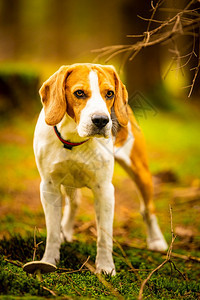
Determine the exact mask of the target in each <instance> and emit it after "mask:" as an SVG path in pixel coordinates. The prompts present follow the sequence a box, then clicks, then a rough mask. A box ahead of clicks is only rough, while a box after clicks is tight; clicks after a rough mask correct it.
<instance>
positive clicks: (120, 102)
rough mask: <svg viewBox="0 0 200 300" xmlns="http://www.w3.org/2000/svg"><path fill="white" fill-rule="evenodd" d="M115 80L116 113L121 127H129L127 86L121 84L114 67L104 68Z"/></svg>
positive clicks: (114, 105)
mask: <svg viewBox="0 0 200 300" xmlns="http://www.w3.org/2000/svg"><path fill="white" fill-rule="evenodd" d="M104 69H106V70H107V71H108V72H109V73H110V74H111V75H112V76H114V80H115V99H114V104H113V107H114V112H115V115H116V117H117V120H118V122H119V124H120V125H121V126H127V124H128V111H127V104H128V92H127V90H126V87H125V85H124V84H123V83H122V82H121V80H120V78H119V75H118V74H117V72H116V70H115V68H114V67H113V66H112V65H110V66H109V65H108V66H104Z"/></svg>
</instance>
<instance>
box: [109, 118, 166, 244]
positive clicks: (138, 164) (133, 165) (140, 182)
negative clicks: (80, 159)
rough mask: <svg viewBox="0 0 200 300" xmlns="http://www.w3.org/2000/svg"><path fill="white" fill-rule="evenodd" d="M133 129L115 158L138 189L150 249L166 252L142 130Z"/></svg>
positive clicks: (133, 124)
mask: <svg viewBox="0 0 200 300" xmlns="http://www.w3.org/2000/svg"><path fill="white" fill-rule="evenodd" d="M132 121H133V120H132ZM133 126H134V128H133ZM131 127H132V130H131V132H132V133H133V135H132V139H130V141H129V146H128V143H127V144H126V145H125V144H124V146H123V145H121V146H120V149H119V148H118V149H117V148H115V150H116V151H115V153H116V154H115V158H116V160H117V161H118V162H119V164H120V165H121V166H122V167H123V168H124V169H125V170H126V171H127V173H128V174H129V175H130V176H131V178H132V179H133V180H134V181H135V183H136V185H137V187H138V191H139V196H140V197H139V198H140V203H141V206H140V207H141V214H142V216H143V219H144V222H145V224H146V227H147V245H148V248H149V249H152V250H166V249H167V247H168V246H167V243H166V241H165V239H164V237H163V235H162V232H161V230H160V228H159V225H158V223H157V218H156V215H155V208H154V203H153V184H152V177H151V174H150V171H149V168H148V163H147V156H146V150H145V142H144V138H143V135H142V133H141V131H140V129H139V128H138V127H137V128H136V127H135V123H132V126H131ZM133 136H134V137H133ZM127 150H128V151H127Z"/></svg>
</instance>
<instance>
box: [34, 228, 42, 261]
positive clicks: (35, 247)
mask: <svg viewBox="0 0 200 300" xmlns="http://www.w3.org/2000/svg"><path fill="white" fill-rule="evenodd" d="M36 230H37V227H36V226H35V229H34V247H33V249H34V251H33V261H34V260H35V255H36V251H37V249H38V246H39V245H40V244H42V243H43V241H41V242H39V243H36Z"/></svg>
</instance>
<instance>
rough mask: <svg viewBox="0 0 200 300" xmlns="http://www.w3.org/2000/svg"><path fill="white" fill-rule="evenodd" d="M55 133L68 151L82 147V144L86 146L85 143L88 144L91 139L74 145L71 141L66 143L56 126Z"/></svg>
mask: <svg viewBox="0 0 200 300" xmlns="http://www.w3.org/2000/svg"><path fill="white" fill-rule="evenodd" d="M53 129H54V131H55V134H56V135H57V137H58V138H59V140H60V141H61V142H62V143H63V145H64V148H65V149H68V150H72V148H73V147H75V146H80V145H82V144H84V143H85V142H87V141H88V140H89V139H87V140H85V141H83V142H80V143H72V142H70V141H66V140H64V139H63V138H62V137H61V134H60V132H59V131H58V128H57V127H56V126H54V127H53Z"/></svg>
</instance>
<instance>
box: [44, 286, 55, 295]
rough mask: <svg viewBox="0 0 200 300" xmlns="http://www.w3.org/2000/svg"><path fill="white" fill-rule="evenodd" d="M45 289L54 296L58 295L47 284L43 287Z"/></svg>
mask: <svg viewBox="0 0 200 300" xmlns="http://www.w3.org/2000/svg"><path fill="white" fill-rule="evenodd" d="M42 288H43V290H45V291H48V292H49V293H50V294H51V295H52V296H54V297H57V295H56V293H55V292H54V291H52V290H50V289H48V288H47V287H46V286H43V287H42Z"/></svg>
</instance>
